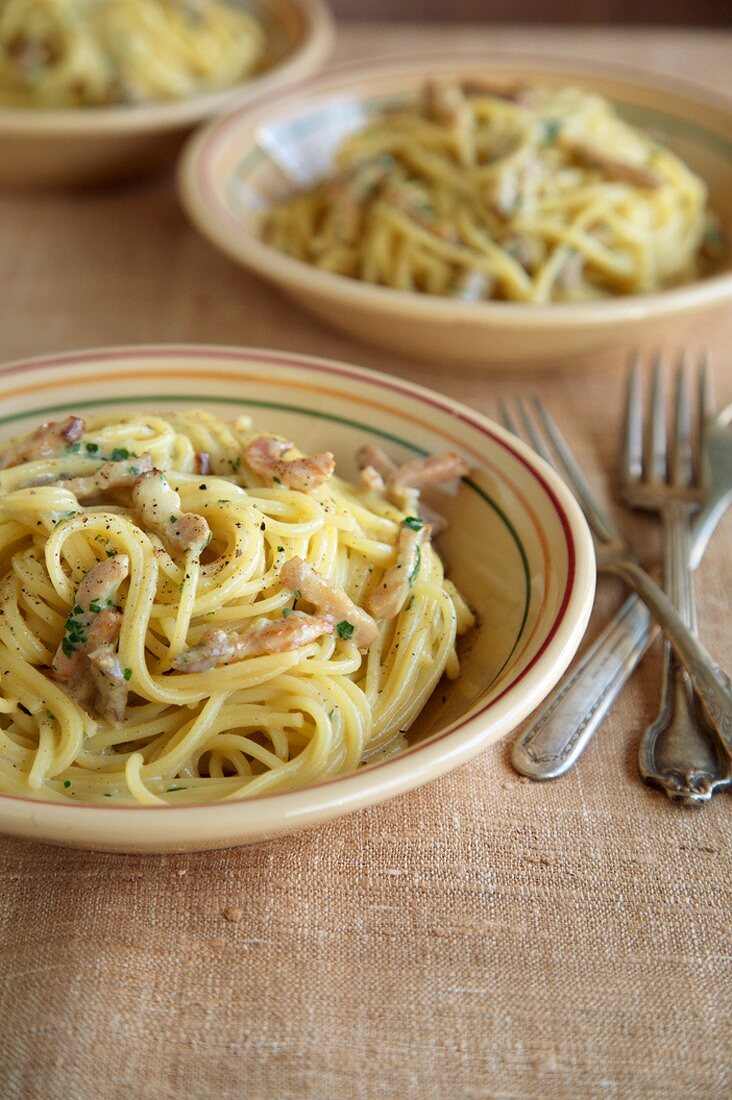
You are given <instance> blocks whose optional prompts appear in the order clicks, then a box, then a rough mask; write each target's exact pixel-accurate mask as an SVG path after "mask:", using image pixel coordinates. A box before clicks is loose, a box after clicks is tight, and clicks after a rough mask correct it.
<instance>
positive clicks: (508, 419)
mask: <svg viewBox="0 0 732 1100" xmlns="http://www.w3.org/2000/svg"><path fill="white" fill-rule="evenodd" d="M498 415H499V416H500V418H501V424H503V426H504V428H505V429H506V431H507V432H510V433H511V435H515V436H518V437H519V439H520V438H521V432H520V431H519V429H518V424H517V423H516V421H515V420H514V418H513V416H512V415H511V410H510V409H509V407H508V405H507V404H506V402H505V401H503V400H501V401H499V402H498Z"/></svg>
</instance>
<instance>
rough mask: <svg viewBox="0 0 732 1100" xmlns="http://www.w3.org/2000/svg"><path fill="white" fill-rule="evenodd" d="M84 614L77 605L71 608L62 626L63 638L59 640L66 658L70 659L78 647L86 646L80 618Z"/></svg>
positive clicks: (84, 630)
mask: <svg viewBox="0 0 732 1100" xmlns="http://www.w3.org/2000/svg"><path fill="white" fill-rule="evenodd" d="M83 614H84V612H83V611H82V609H81V608H80V607H79V605H78V604H76V605H75V607H73V608H72V610H71V614H70V615H69V617H68V619H67V620H66V625H65V626H64V636H63V638H62V639H61V648H62V650H63V651H64V653H65V654H66V656H67V657H72V656H73V655H74V653H75V652H76V650H77V649H78V648H79V646H83V645H86V641H87V637H86V627H85V624H84V621H83V619H81V618H80V616H81V615H83Z"/></svg>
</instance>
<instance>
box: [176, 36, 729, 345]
mask: <svg viewBox="0 0 732 1100" xmlns="http://www.w3.org/2000/svg"><path fill="white" fill-rule="evenodd" d="M433 62H434V64H433ZM478 64H484V65H486V66H487V67H489V66H491V65H493V66H494V68H497V69H498V70H499V71H503V70H505V69H506V68H509V67H510V66H512V65H515V66H521V65H524V66H526V67H529V68H533V69H535V70H536V71H537V72H540V71H541V70H544V71H545V72H547V73H558V72H563V71H566V72H567V73H568V74H569V75H570V76H571V78H572V79H581V78H582V76H583V75H584V76H586V77H588V78H596V77H597V76H598V75H600V76H601V77H607V78H608V79H612V80H614V81H615V82H616V83H619V84H623V85H625V86H626V87H628V88H633V87H637V88H644V89H646V90H648V89H650V90H654V89H657V90H658V91H660V92H664V93H666V94H667V95H671V96H673V97H674V98H676V99H680V100H687V101H689V102H691V103H694V104H696V105H697V106H700V107H702V108H706V109H708V110H712V111H714V112H716V113H720V112H721V113H722V114H723V115H725V116H727V117H728V119H729V121H730V124H732V97H729V98H728V97H725V96H720V95H717V96H715V94H714V93H712V92H708V91H707V90H706V89H704V88H702V87H699V86H698V85H695V84H693V83H691V82H684V81H676V80H671V79H670V78H668V79H666V78H664V77H663V76H656V75H653V76H652V77H650V78H649V77H648V76H647V75H646V74H645V73H643V72H642V71H641V70H638V69H635V68H633V67H632V66H624V65H615V64H608V63H600V62H598V63H595V62H594V61H593V62H589V61H582V60H581V59H572V58H567V57H560V56H556V55H548V54H547V55H542V54H531V53H528V52H519V51H516V52H515V53H513V52H510V51H485V50H454V51H445V52H440V53H435V54H429V53H427V54H419V55H417V54H414V55H399V56H397V57H393V58H373V59H367V60H364V61H359V62H354V63H352V64H350V65H346V64H342V65H339V66H330V67H329V68H328V69H327V70H326V71H325V72H323V73H321V74H319V75H318V76H317V77H315V78H314V79H312V80H310V81H308V82H307V83H306V84H298V85H297V86H295V87H292V86H291V87H289V88H285V89H282V90H281V91H279V92H278V93H277V94H275V95H273V96H269V97H267V98H266V99H257V100H253V101H251V102H249V103H247V104H243V105H241V106H240V107H238V108H235V109H233V110H232V111H229V112H227V113H226V114H224V115H222V116H220V117H219V118H217V119H214V120H213V121H212V122H210V123H208V124H207V125H206V126H204V127H203V128H202V129H201V130H199V131H198V132H197V133H195V134H194V135H193V136H192V137H191V138H189V140H188V141H187V142H186V145H185V146H184V149H183V152H182V154H181V158H180V160H179V164H178V173H177V175H178V190H179V194H180V198H181V201H182V203H183V206H184V208H185V210H186V212H187V213H188V216H189V217H190V218H191V221H192V222H193V223H194V225H195V226H196V227H197V228H198V230H199V231H200V232H201V233H202V234H203V235H204V236H205V237H207V238H208V239H209V240H210V241H212V243H213V244H215V245H216V247H218V248H219V249H220V250H221V251H223V252H224V253H225V254H227V255H228V256H229V257H230V258H232V259H233V260H235V261H236V262H238V263H240V264H242V265H243V266H245V267H248V268H251V269H253V270H254V271H256V272H257V273H259V274H262V275H264V276H265V277H267V278H270V279H272V280H273V281H275V282H277V283H280V284H282V285H285V286H287V287H288V288H289V289H290V290H291V291H292V292H293V293H298V292H300V293H305V292H307V295H308V297H309V298H312V297H321V298H326V297H327V298H331V299H336V300H338V301H340V302H343V303H344V305H346V304H348V305H350V306H352V307H359V306H360V307H362V308H366V309H371V310H372V311H374V312H376V311H378V312H380V313H388V314H390V315H392V316H400V317H405V316H408V315H411V316H412V317H413V318H414V319H415V320H417V319H420V320H422V321H425V322H428V323H429V322H433V323H434V322H435V321H438V322H440V321H441V322H443V323H444V322H448V321H449V322H453V323H455V322H460V321H464V322H472V323H482V324H485V325H488V324H490V323H491V322H492V323H495V324H500V325H501V326H504V327H506V328H521V329H523V328H524V327H525V326H526V325H527V324H532V325H537V326H542V325H543V326H546V327H550V328H556V329H566V328H575V327H577V326H581V327H592V326H593V325H596V326H605V325H607V324H608V323H611V322H613V321H618V320H625V321H628V320H633V321H637V320H645V319H646V318H651V317H663V316H666V315H668V314H677V315H678V314H682V313H687V312H689V311H691V310H694V309H697V308H699V307H708V306H711V305H714V304H717V303H719V302H721V301H724V300H726V299H727V298H729V297H731V296H732V267H730V268H729V269H728V270H726V271H722V272H719V273H717V274H714V275H710V276H708V277H705V278H703V279H697V280H694V281H693V282H691V283H687V284H685V285H683V286H679V287H671V288H668V289H666V290H660V291H653V292H651V293H649V294H629V295H625V296H622V297H615V298H608V299H602V300H600V301H588V302H564V303H556V302H552V303H549V304H535V303H527V302H490V301H489V302H463V301H460V300H456V299H454V298H445V297H442V296H439V295H428V294H420V293H418V292H415V291H402V290H396V289H394V288H392V287H382V286H375V285H372V284H370V283H364V282H362V281H360V280H358V279H351V278H349V277H348V276H345V275H340V274H336V273H333V272H330V271H324V270H323V269H321V268H317V267H315V266H313V265H312V264H308V263H306V262H305V261H303V260H297V259H295V258H294V257H291V256H287V255H286V254H285V253H283V252H280V251H278V250H277V249H276V248H274V246H272V245H270V244H268V243H267V242H266V241H264V240H262V238H261V236H260V235H259V234H258V233H256V232H254V231H253V230H251V229H249V228H248V227H246V226H243V225H242V224H241V222H240V221H239V220H238V219H237V218H235V217H234V215H233V214H232V212H231V210H230V209H229V207H228V206H227V205H226V203H225V202H224V201H223V200H222V199H221V196H220V194H219V189H218V187H217V186H216V183H215V181H214V179H213V178H212V174H211V163H212V159H213V158H214V156H215V154H216V151H217V149H218V147H219V145H220V144H222V143H225V142H227V141H229V140H230V139H231V136H232V135H233V134H235V133H236V132H237V131H239V130H245V131H249V130H250V129H252V128H253V127H254V126H258V125H267V124H268V119H269V121H270V124H271V121H272V119H273V118H274V116H275V115H276V113H277V111H278V110H281V109H283V108H285V109H286V108H288V107H292V106H293V103H294V102H295V101H298V102H299V103H300V104H306V103H311V104H314V103H318V104H322V103H324V102H325V101H327V99H328V97H329V95H331V96H335V95H336V94H337V93H338V92H339V91H340V92H341V93H345V92H346V91H347V87H348V85H349V84H351V83H357V82H359V81H360V80H361V79H364V78H370V79H374V78H376V77H378V76H384V77H386V78H388V77H389V76H396V75H399V74H402V73H404V72H407V73H409V72H414V73H415V76H416V75H417V73H422V74H424V72H425V69H426V66H430V72H434V73H439V72H440V71H444V70H450V69H454V68H455V67H456V66H461V65H464V66H465V67H466V68H467V67H472V66H474V65H478ZM731 145H732V142H731ZM253 146H254V142H252V141H249V143H248V147H253Z"/></svg>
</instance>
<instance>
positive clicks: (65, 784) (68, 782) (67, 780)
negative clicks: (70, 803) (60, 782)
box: [64, 779, 71, 790]
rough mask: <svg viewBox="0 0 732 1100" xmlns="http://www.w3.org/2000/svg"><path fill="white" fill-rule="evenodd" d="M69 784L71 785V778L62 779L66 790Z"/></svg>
mask: <svg viewBox="0 0 732 1100" xmlns="http://www.w3.org/2000/svg"><path fill="white" fill-rule="evenodd" d="M70 786H71V780H70V779H64V787H66V788H67V790H68V788H69V787H70Z"/></svg>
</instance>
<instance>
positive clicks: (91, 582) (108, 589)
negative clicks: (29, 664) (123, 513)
mask: <svg viewBox="0 0 732 1100" xmlns="http://www.w3.org/2000/svg"><path fill="white" fill-rule="evenodd" d="M129 569H130V562H129V558H128V557H127V555H126V554H117V555H116V556H115V557H113V558H107V559H106V560H105V561H100V562H97V564H96V565H95V566H93V567H92V568H91V569H90V570H89V572H88V573H87V574H86V575H85V576H84V577H83V579H82V580H81V583H80V584H79V587H78V588H77V590H76V595H75V597H74V605H73V607H72V609H71V613H70V615H69V617H68V619H67V621H66V627H65V629H64V636H63V638H62V640H61V643H60V645H59V647H58V649H57V650H56V654H55V656H54V658H53V665H52V668H53V677H54V679H55V680H57V681H58V682H59V683H62V684H69V683H72V682H73V681H74V680H75V679H76V678H77V677H78V676H79V675H80V674H81V673H82V672H83V669H84V667H85V664H86V661H85V657H86V655H87V653H89V652H90V651H91V650H93V649H96V648H97V647H98V646H100V645H102V644H104V643H106V642H110V641H112V640H113V639H114V638H116V636H117V633H118V631H119V622H120V614H119V612H118V611H117V610H116V608H113V607H111V606H110V605H111V603H112V601H113V600H114V597H115V595H116V593H117V589H118V588H119V586H120V584H121V583H122V581H123V580H124V579H125V577H127V575H128V573H129Z"/></svg>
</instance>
